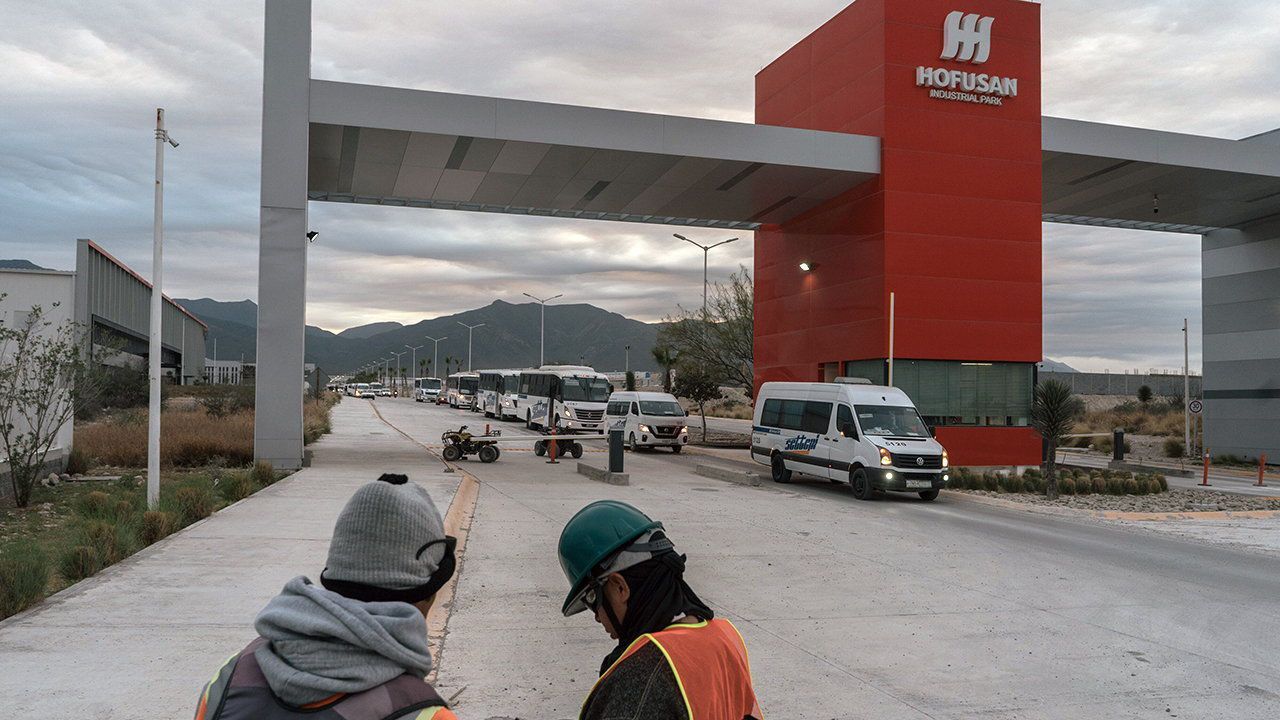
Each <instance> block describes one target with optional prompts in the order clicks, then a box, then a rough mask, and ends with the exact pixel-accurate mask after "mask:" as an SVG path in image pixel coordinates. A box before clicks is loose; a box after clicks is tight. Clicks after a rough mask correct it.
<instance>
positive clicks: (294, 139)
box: [253, 0, 311, 468]
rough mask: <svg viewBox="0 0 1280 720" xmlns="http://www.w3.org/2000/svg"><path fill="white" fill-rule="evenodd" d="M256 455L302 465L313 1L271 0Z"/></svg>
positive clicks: (264, 121) (264, 91)
mask: <svg viewBox="0 0 1280 720" xmlns="http://www.w3.org/2000/svg"><path fill="white" fill-rule="evenodd" d="M264 46H265V49H264V53H263V76H262V208H261V216H260V223H261V241H260V243H259V245H258V348H257V362H258V367H257V379H256V392H255V396H256V410H255V422H254V440H253V443H254V450H253V452H254V457H255V458H256V459H258V460H266V461H268V462H270V463H272V464H273V465H275V466H276V467H278V468H297V467H300V466H301V465H302V382H303V377H302V369H303V351H304V349H305V342H306V338H305V328H306V306H307V237H306V234H307V147H308V126H309V114H310V96H311V93H310V83H311V2H310V0H267V3H266V26H265V37H264Z"/></svg>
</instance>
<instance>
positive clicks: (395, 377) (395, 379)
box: [391, 350, 408, 388]
mask: <svg viewBox="0 0 1280 720" xmlns="http://www.w3.org/2000/svg"><path fill="white" fill-rule="evenodd" d="M391 354H392V355H395V356H396V374H395V375H393V376H392V377H391V384H392V386H394V387H397V388H399V387H400V385H399V382H400V381H399V377H400V358H401V357H402V356H404V355H408V353H407V352H405V351H404V350H401V351H400V352H395V351H394V350H393V351H392V352H391Z"/></svg>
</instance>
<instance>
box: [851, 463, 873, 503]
mask: <svg viewBox="0 0 1280 720" xmlns="http://www.w3.org/2000/svg"><path fill="white" fill-rule="evenodd" d="M849 485H850V486H851V487H852V488H853V496H854V497H856V498H858V499H859V500H870V499H871V496H872V494H873V493H874V492H875V491H874V490H873V489H872V487H871V478H869V477H867V471H866V470H864V469H862V468H855V469H854V471H853V473H852V474H850V475H849Z"/></svg>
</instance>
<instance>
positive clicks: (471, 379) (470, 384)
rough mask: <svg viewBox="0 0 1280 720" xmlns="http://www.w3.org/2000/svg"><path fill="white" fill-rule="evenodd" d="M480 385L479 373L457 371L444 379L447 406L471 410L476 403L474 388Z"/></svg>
mask: <svg viewBox="0 0 1280 720" xmlns="http://www.w3.org/2000/svg"><path fill="white" fill-rule="evenodd" d="M479 385H480V373H473V372H458V373H454V374H452V375H450V376H449V377H448V378H446V380H445V397H447V398H448V399H449V407H451V408H460V409H463V410H471V409H473V408H474V407H475V404H476V388H477V387H478V386H479Z"/></svg>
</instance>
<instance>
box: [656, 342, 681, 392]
mask: <svg viewBox="0 0 1280 720" xmlns="http://www.w3.org/2000/svg"><path fill="white" fill-rule="evenodd" d="M650 352H652V353H653V359H654V361H655V362H657V363H658V366H659V367H661V368H662V389H663V391H665V392H671V367H672V366H673V365H675V364H676V354H677V353H676V350H675V348H672V347H670V346H668V345H654V346H653V349H652V350H651V351H650Z"/></svg>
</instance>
